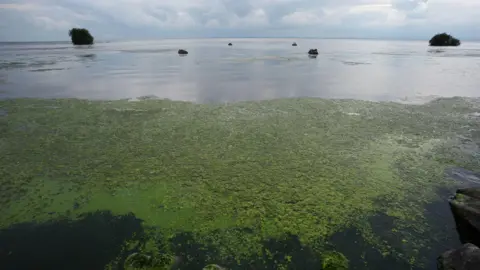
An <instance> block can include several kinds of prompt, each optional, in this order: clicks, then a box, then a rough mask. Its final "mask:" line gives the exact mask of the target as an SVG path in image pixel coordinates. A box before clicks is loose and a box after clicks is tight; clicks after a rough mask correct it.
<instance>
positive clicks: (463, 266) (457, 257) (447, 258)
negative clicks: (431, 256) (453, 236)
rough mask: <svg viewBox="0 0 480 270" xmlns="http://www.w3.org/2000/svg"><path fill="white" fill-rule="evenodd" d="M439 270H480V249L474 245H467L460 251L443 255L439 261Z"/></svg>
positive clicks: (452, 251) (455, 250) (456, 250)
mask: <svg viewBox="0 0 480 270" xmlns="http://www.w3.org/2000/svg"><path fill="white" fill-rule="evenodd" d="M437 268H438V270H478V269H480V249H479V248H478V247H477V246H475V245H473V244H465V245H463V246H462V247H461V248H459V249H454V250H450V251H447V252H445V253H443V254H442V255H441V256H440V257H438V260H437Z"/></svg>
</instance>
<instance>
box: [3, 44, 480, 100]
mask: <svg viewBox="0 0 480 270" xmlns="http://www.w3.org/2000/svg"><path fill="white" fill-rule="evenodd" d="M233 42H234V43H235V46H234V47H228V46H225V44H226V43H225V40H217V39H210V40H164V41H148V42H117V43H108V44H107V43H100V44H96V45H95V46H91V47H73V46H67V45H64V44H34V45H29V44H15V45H5V44H3V45H0V46H2V50H1V53H0V54H1V59H2V60H1V61H0V75H1V76H0V77H7V76H8V81H9V82H10V84H9V85H8V88H7V87H3V89H2V90H3V91H5V92H6V93H5V94H3V95H2V97H78V98H94V99H121V98H132V97H138V96H147V95H155V96H158V97H160V98H169V99H173V100H186V101H193V102H202V103H210V102H235V101H241V100H258V99H271V98H281V97H303V96H309V97H325V98H355V99H367V100H394V101H398V100H402V99H403V100H405V99H411V98H415V97H417V96H432V95H435V96H454V95H461V96H476V95H478V94H477V93H476V92H477V86H478V85H480V78H479V77H478V76H476V74H477V72H478V70H479V65H478V61H476V60H475V59H476V56H477V55H480V45H479V44H475V43H471V44H466V45H462V47H460V48H447V49H441V50H438V49H435V50H431V49H429V48H428V47H427V46H426V45H425V44H424V43H420V42H387V41H358V40H301V42H300V41H299V44H301V45H300V46H297V47H292V46H291V44H292V40H276V39H267V40H262V39H239V40H234V41H233ZM310 47H316V48H319V55H318V56H308V55H307V51H306V49H305V48H310ZM178 48H185V49H187V50H188V51H189V55H187V56H184V57H178V54H177V50H178ZM309 60H315V61H309ZM25 71H33V72H25ZM452 89H455V91H454V92H452Z"/></svg>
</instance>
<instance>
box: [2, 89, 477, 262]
mask: <svg viewBox="0 0 480 270" xmlns="http://www.w3.org/2000/svg"><path fill="white" fill-rule="evenodd" d="M0 110H1V111H2V114H0V135H1V136H0V151H1V153H2V155H1V156H0V164H2V165H1V167H0V205H2V207H1V208H0V229H1V231H0V241H1V243H2V244H3V243H6V244H3V245H4V246H2V247H1V248H0V268H2V269H9V268H8V267H6V266H9V264H6V263H7V261H6V260H4V256H9V255H8V254H10V253H9V252H10V251H15V254H18V253H19V254H31V253H32V252H31V249H33V250H38V249H42V248H44V249H45V250H50V251H52V252H51V253H48V254H50V255H49V256H53V257H48V256H46V255H45V253H41V254H44V255H43V256H46V257H48V260H47V261H52V260H53V261H55V258H61V254H62V253H59V250H62V248H61V247H62V246H63V245H64V244H63V243H62V242H61V241H60V240H56V241H57V242H55V241H48V240H47V239H50V238H52V239H53V238H54V236H52V234H49V232H50V231H52V230H60V231H62V232H64V233H63V234H62V235H69V234H73V235H77V234H78V235H81V236H82V237H81V238H80V237H77V238H75V239H69V240H68V241H69V242H71V243H78V244H74V246H79V247H80V246H81V247H83V246H86V245H88V244H87V243H86V242H91V245H90V247H91V248H92V250H91V251H90V250H89V251H88V252H91V253H95V252H94V251H96V250H97V249H94V247H95V246H97V245H98V244H96V242H95V239H94V238H95V237H93V236H90V237H89V233H97V236H98V237H100V236H105V237H106V238H108V239H110V238H115V239H116V240H112V241H111V242H109V241H106V242H105V243H104V246H102V245H99V247H98V248H102V249H105V250H107V251H108V253H105V254H102V255H98V256H97V257H94V255H93V254H91V253H86V254H87V255H86V256H92V261H91V262H84V263H85V264H87V263H90V264H91V266H90V265H87V266H86V268H88V269H98V268H97V266H98V267H100V266H101V265H102V266H105V267H106V268H107V269H117V267H118V266H119V265H122V266H125V269H140V268H142V267H143V268H148V269H165V268H166V267H170V266H172V265H173V266H174V267H177V268H180V269H202V268H203V267H205V266H207V265H210V268H212V267H213V268H215V267H216V266H220V267H223V268H226V269H246V268H249V267H251V268H253V269H292V268H296V269H346V267H347V266H348V267H349V268H350V269H409V268H416V267H418V268H422V267H425V266H426V265H428V264H429V263H431V262H433V263H434V259H435V257H436V256H438V255H439V254H440V253H441V252H442V251H444V250H447V249H449V248H451V246H450V247H444V246H442V245H441V244H442V243H443V244H444V243H445V242H446V241H447V240H448V239H447V238H448V236H447V234H448V233H450V231H448V228H450V229H451V228H452V227H451V226H450V227H448V226H447V228H445V227H444V226H445V224H446V223H448V220H447V219H446V218H444V217H443V216H442V217H441V221H439V220H438V219H437V220H436V219H435V218H438V213H435V214H434V215H431V214H429V213H430V212H431V211H429V209H434V210H435V211H441V209H444V211H445V212H446V213H448V215H446V217H449V218H451V217H450V213H449V209H448V204H447V203H444V202H443V201H442V199H443V197H442V196H440V195H439V193H438V190H440V189H445V188H447V189H448V188H453V180H451V179H446V178H445V172H446V171H448V170H449V169H450V168H452V167H455V168H460V167H461V168H465V169H466V170H475V169H476V168H478V167H479V165H480V155H479V154H478V143H479V141H480V132H479V130H480V121H478V115H477V114H476V113H478V112H479V111H480V106H479V105H478V102H477V101H475V100H466V99H461V98H454V99H439V100H436V101H434V102H431V103H429V104H426V105H422V106H413V105H402V104H396V103H373V102H365V101H351V100H322V99H281V100H272V101H262V102H243V103H236V104H230V105H198V104H191V103H186V102H173V101H164V100H142V101H138V102H129V101H86V100H71V99H58V100H34V99H14V100H3V101H0ZM439 209H440V210H439ZM98 211H102V212H98ZM105 211H107V212H105ZM99 213H100V214H101V215H100V214H99ZM98 215H100V216H101V217H102V218H103V219H105V220H106V221H105V222H106V223H113V224H117V223H115V222H118V225H115V227H118V230H117V231H115V230H109V226H107V225H101V224H97V223H95V222H94V220H96V219H93V217H96V216H98ZM92 216H93V217H92ZM89 217H90V218H89ZM138 219H141V220H142V222H141V223H140V222H139V221H138ZM78 224H82V226H80V225H78ZM89 224H91V225H89ZM122 224H128V225H122ZM139 224H141V225H139ZM451 225H452V226H453V224H451ZM56 226H57V227H56ZM139 226H140V227H139ZM80 227H81V228H85V230H87V231H83V232H79V231H78V229H79V228H80ZM31 228H33V229H31ZM51 228H55V229H51ZM90 228H98V230H96V229H90ZM27 232H30V233H27ZM33 232H37V233H33ZM74 232H75V233H74ZM37 234H38V235H37ZM112 234H114V235H115V237H113V236H112ZM12 235H13V236H12ZM15 235H16V236H17V237H19V235H26V236H25V237H24V238H22V240H23V241H32V244H31V245H30V246H27V247H23V246H21V247H20V246H15V244H12V243H17V242H18V241H7V240H5V241H2V239H9V238H8V237H14V236H15ZM22 237H23V236H22ZM72 237H74V236H72ZM453 237H455V238H456V235H453ZM35 239H39V240H38V241H37V240H35ZM36 243H44V244H46V246H42V245H41V244H36ZM50 243H53V244H51V245H48V244H50ZM52 245H53V246H52ZM22 248H26V249H27V251H25V250H23V251H22ZM28 248H31V249H28ZM436 248H440V250H435V249H436ZM76 251H77V250H76V249H75V250H73V251H72V250H67V251H65V252H67V256H65V257H66V258H70V260H72V262H75V258H72V256H70V255H68V254H70V253H68V252H76ZM11 254H14V253H11ZM59 254H60V255H59ZM89 254H91V255H89ZM114 254H115V255H114ZM39 256H40V255H39ZM24 257H28V256H27V255H25V256H24ZM15 258H18V257H15ZM81 259H82V260H83V257H82V258H81ZM58 260H60V259H58ZM27 261H28V260H27ZM27 261H26V262H25V263H28V262H27ZM34 261H35V260H34ZM107 261H109V262H108V263H107ZM2 263H3V264H6V266H5V265H1V264H2ZM58 263H60V262H58ZM85 264H81V265H85ZM57 265H60V264H57ZM4 266H5V267H4ZM47 267H48V266H47ZM27 269H28V268H27Z"/></svg>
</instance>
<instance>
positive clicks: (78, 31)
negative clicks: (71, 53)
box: [68, 28, 94, 45]
mask: <svg viewBox="0 0 480 270" xmlns="http://www.w3.org/2000/svg"><path fill="white" fill-rule="evenodd" d="M68 35H69V36H70V38H71V39H72V43H73V44H74V45H92V44H93V40H94V39H93V36H92V35H91V34H90V32H89V31H88V30H87V29H85V28H72V29H71V30H70V31H69V32H68Z"/></svg>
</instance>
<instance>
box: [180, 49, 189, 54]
mask: <svg viewBox="0 0 480 270" xmlns="http://www.w3.org/2000/svg"><path fill="white" fill-rule="evenodd" d="M178 54H180V55H187V54H188V52H187V51H186V50H182V49H180V50H178Z"/></svg>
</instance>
